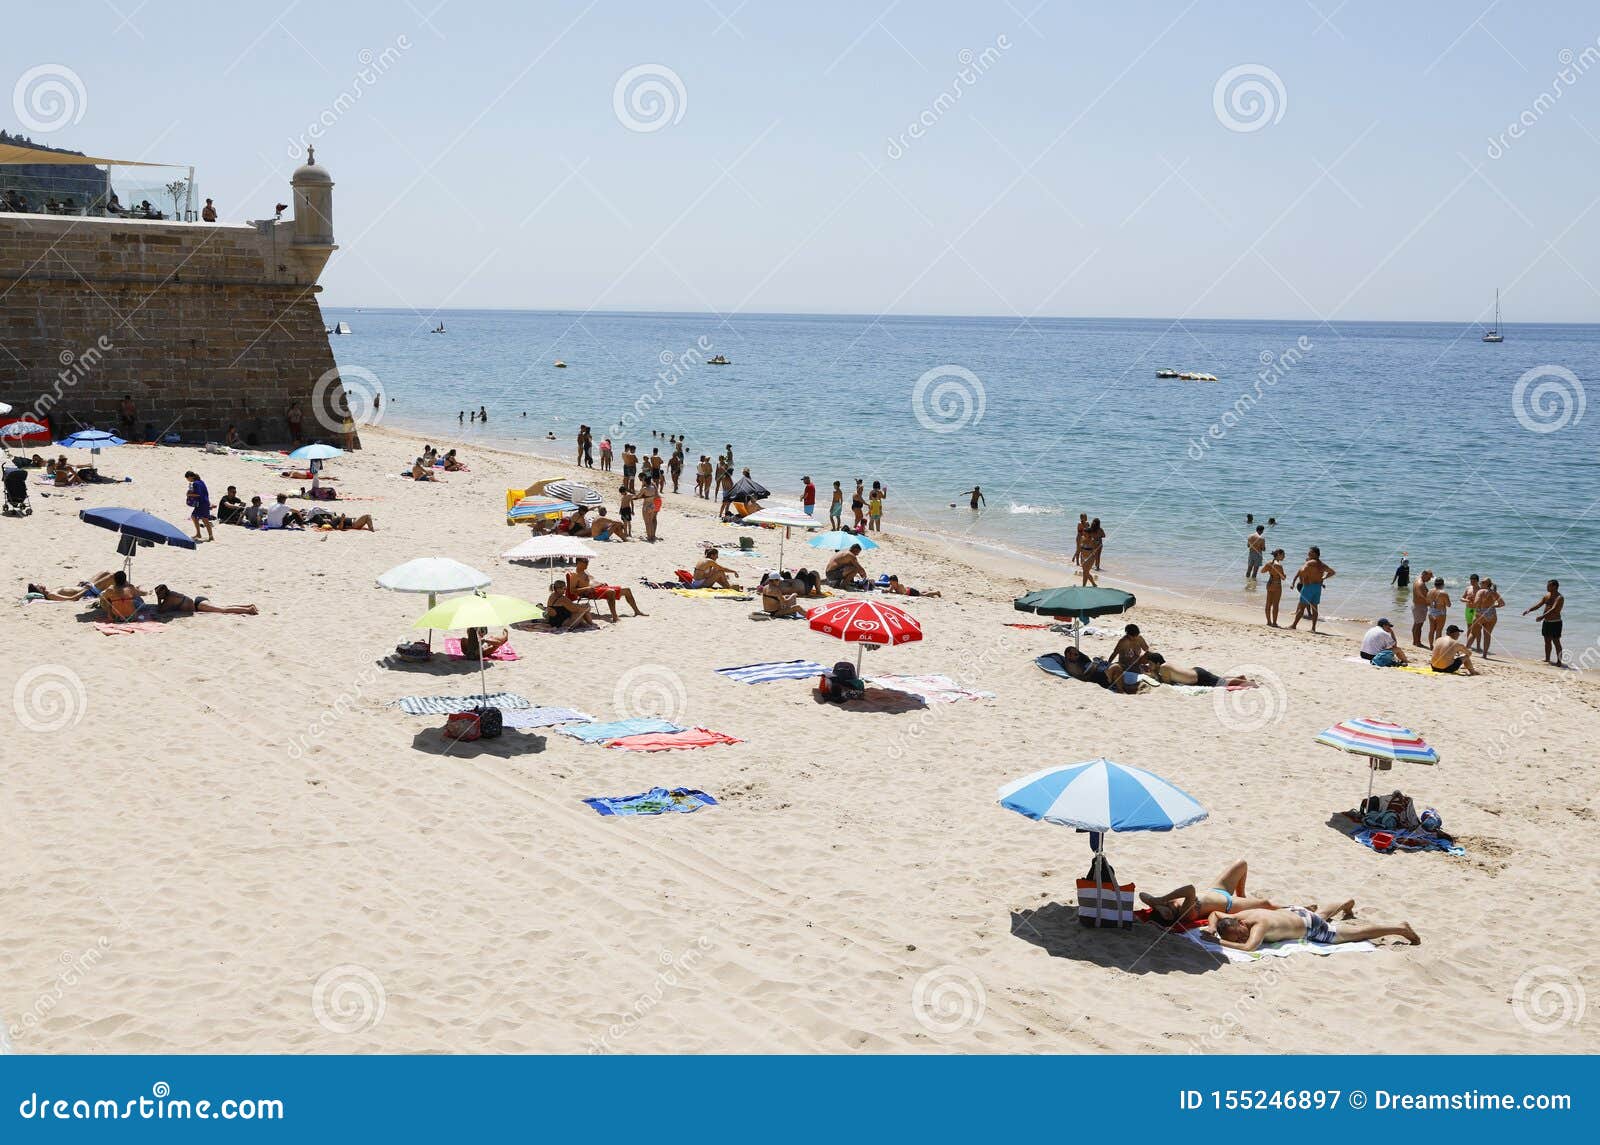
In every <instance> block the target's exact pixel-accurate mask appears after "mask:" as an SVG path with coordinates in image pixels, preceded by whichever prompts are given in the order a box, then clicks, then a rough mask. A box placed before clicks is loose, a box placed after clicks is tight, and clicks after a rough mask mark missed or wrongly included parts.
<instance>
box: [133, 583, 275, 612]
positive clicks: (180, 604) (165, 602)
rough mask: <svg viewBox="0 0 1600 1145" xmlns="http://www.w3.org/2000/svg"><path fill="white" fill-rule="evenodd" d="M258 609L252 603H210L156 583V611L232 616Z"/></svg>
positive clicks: (201, 597)
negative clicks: (215, 613) (229, 614)
mask: <svg viewBox="0 0 1600 1145" xmlns="http://www.w3.org/2000/svg"><path fill="white" fill-rule="evenodd" d="M259 611H260V609H258V608H256V606H255V605H253V604H212V603H211V602H210V601H209V600H207V599H206V598H205V597H203V596H193V597H190V596H184V595H183V593H181V592H173V591H172V590H171V589H170V588H168V587H167V586H166V585H164V584H158V585H156V612H157V614H161V613H172V614H182V615H193V614H194V613H197V612H226V613H231V614H232V615H234V616H254V615H256V613H257V612H259Z"/></svg>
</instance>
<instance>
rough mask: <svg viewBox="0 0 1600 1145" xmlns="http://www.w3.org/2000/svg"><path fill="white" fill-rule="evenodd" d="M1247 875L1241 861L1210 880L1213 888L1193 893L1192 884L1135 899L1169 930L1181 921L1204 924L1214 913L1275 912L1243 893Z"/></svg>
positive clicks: (1264, 902)
mask: <svg viewBox="0 0 1600 1145" xmlns="http://www.w3.org/2000/svg"><path fill="white" fill-rule="evenodd" d="M1249 875H1250V865H1249V864H1248V863H1246V862H1245V861H1244V860H1243V859H1240V860H1239V861H1238V862H1237V863H1234V864H1233V865H1232V866H1231V867H1229V868H1228V869H1227V870H1225V871H1223V872H1222V873H1221V874H1220V875H1218V876H1217V877H1216V878H1215V879H1214V880H1213V885H1212V886H1211V887H1210V888H1209V889H1207V890H1205V891H1200V892H1197V891H1196V890H1195V888H1194V884H1193V883H1191V884H1190V885H1188V886H1186V887H1179V888H1178V889H1177V890H1175V891H1168V892H1167V893H1166V894H1164V895H1147V894H1145V893H1144V892H1143V891H1141V892H1140V893H1139V897H1140V898H1141V899H1143V900H1144V905H1145V906H1147V907H1149V908H1150V921H1151V922H1158V923H1160V924H1161V925H1162V926H1166V927H1173V926H1177V925H1178V924H1179V923H1183V922H1204V921H1205V920H1206V919H1208V918H1210V917H1211V915H1213V914H1216V913H1221V914H1231V913H1232V912H1234V911H1236V910H1276V909H1277V908H1276V907H1275V906H1274V905H1273V904H1272V902H1271V901H1269V900H1268V899H1264V898H1252V897H1251V896H1250V895H1247V894H1246V893H1245V889H1244V884H1245V879H1246V878H1248V877H1249Z"/></svg>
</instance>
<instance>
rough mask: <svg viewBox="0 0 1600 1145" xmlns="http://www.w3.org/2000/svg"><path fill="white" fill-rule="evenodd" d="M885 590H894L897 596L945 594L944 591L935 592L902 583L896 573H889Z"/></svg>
mask: <svg viewBox="0 0 1600 1145" xmlns="http://www.w3.org/2000/svg"><path fill="white" fill-rule="evenodd" d="M884 591H885V592H892V593H894V594H895V595H896V596H943V595H944V593H942V592H934V591H933V590H932V589H926V588H912V587H911V586H910V585H905V584H901V583H900V578H899V577H897V576H895V575H894V573H890V574H889V583H888V585H887V586H886V587H885V589H884Z"/></svg>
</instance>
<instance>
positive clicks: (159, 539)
mask: <svg viewBox="0 0 1600 1145" xmlns="http://www.w3.org/2000/svg"><path fill="white" fill-rule="evenodd" d="M78 519H79V520H81V521H87V522H88V523H89V524H91V525H96V526H98V527H99V528H102V529H110V530H111V531H112V532H114V533H116V534H118V535H119V536H120V537H121V538H122V539H121V540H119V541H118V542H117V552H119V553H121V554H122V557H123V561H122V567H123V570H124V571H127V570H129V569H131V568H132V567H133V554H134V550H135V549H136V548H137V547H138V546H139V545H141V544H145V545H176V546H178V548H180V549H192V548H194V547H195V544H194V538H193V537H191V536H189V534H188V533H185V532H184V531H183V530H182V529H180V528H178V526H176V525H172V524H168V523H167V522H166V521H163V520H162V519H161V518H160V517H156V516H153V515H152V514H150V513H146V512H144V511H142V510H140V509H117V508H111V509H82V510H79V512H78Z"/></svg>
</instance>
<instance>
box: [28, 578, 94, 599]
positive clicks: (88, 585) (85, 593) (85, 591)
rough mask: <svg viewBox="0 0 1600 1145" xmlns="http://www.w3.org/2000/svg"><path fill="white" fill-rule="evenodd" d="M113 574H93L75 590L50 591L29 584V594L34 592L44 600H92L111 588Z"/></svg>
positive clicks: (41, 585) (79, 583)
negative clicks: (90, 578) (91, 577)
mask: <svg viewBox="0 0 1600 1145" xmlns="http://www.w3.org/2000/svg"><path fill="white" fill-rule="evenodd" d="M114 576H115V574H113V573H109V572H101V573H95V574H94V578H93V579H92V580H81V581H79V582H78V584H77V587H75V588H62V589H56V590H53V591H52V590H51V589H50V588H48V587H46V586H45V585H44V584H30V585H29V586H28V591H29V592H36V593H38V594H39V595H40V596H42V597H44V598H45V599H46V600H82V599H84V598H85V597H88V598H89V599H91V600H93V599H94V598H95V597H97V596H99V595H100V594H101V593H102V592H104V591H105V590H106V589H108V588H110V587H111V583H112V579H113V577H114Z"/></svg>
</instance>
